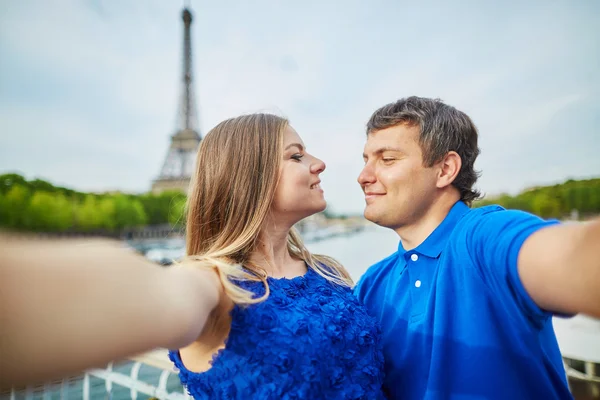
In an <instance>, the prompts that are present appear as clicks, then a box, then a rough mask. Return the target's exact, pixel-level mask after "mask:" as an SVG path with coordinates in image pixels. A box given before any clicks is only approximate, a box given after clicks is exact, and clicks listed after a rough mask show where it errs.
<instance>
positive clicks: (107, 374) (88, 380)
mask: <svg viewBox="0 0 600 400" xmlns="http://www.w3.org/2000/svg"><path fill="white" fill-rule="evenodd" d="M144 365H145V364H144V363H142V362H133V363H132V365H131V371H130V373H129V374H125V373H123V372H118V371H114V370H113V363H109V364H108V365H107V367H106V368H104V369H91V370H88V371H86V373H84V374H83V375H82V376H79V377H77V378H75V379H73V378H71V379H64V380H62V381H59V382H55V383H51V384H46V385H42V386H29V387H27V388H25V389H24V390H19V391H16V390H12V391H11V392H10V394H8V396H7V394H1V393H0V399H2V400H4V399H7V400H8V399H9V400H21V399H24V400H37V399H42V400H51V399H56V398H60V399H61V400H63V399H69V398H71V399H82V400H95V399H98V398H101V399H114V400H117V399H126V398H128V399H131V400H138V398H140V397H141V398H144V399H147V398H156V399H161V400H191V399H192V397H191V396H189V395H188V394H187V393H186V392H185V390H184V389H183V387H182V386H180V385H178V387H177V390H171V391H169V390H168V388H167V382H168V381H169V377H170V376H172V375H173V376H176V372H174V371H171V370H168V369H163V370H158V372H157V373H156V374H152V378H153V379H150V381H149V379H148V377H146V379H142V378H141V377H140V376H139V373H140V369H141V368H142V366H144ZM177 379H178V378H177ZM92 380H95V381H96V382H97V381H98V380H101V381H103V388H101V387H99V385H98V384H94V385H92ZM116 385H118V386H120V387H121V388H120V389H121V390H120V391H119V395H118V396H113V394H115V386H116ZM171 386H172V385H171ZM123 388H126V389H129V393H128V394H126V393H124V391H123V390H122V389H123Z"/></svg>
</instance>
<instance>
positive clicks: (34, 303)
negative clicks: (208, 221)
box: [0, 234, 219, 388]
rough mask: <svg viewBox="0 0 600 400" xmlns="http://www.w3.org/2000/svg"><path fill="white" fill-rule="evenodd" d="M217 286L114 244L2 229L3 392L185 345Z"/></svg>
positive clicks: (211, 279) (197, 273)
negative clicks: (39, 236) (17, 233)
mask: <svg viewBox="0 0 600 400" xmlns="http://www.w3.org/2000/svg"><path fill="white" fill-rule="evenodd" d="M218 285H219V281H218V277H217V275H216V274H215V273H213V272H211V271H205V270H204V271H203V270H197V269H192V268H185V267H178V268H161V267H159V266H157V265H156V264H153V263H151V262H149V261H148V260H146V259H145V258H144V257H142V256H139V255H137V254H135V253H133V252H131V251H130V250H126V249H124V248H123V246H122V245H121V244H120V243H118V242H113V241H109V240H100V239H94V240H66V239H62V240H39V239H38V240H34V239H24V238H22V237H14V236H9V235H2V234H0V354H1V356H0V371H2V373H0V388H9V387H10V386H16V387H18V386H20V385H26V384H33V383H39V382H42V381H47V380H51V379H55V378H60V377H63V376H69V375H73V374H77V373H78V372H79V371H82V370H84V369H86V368H90V367H98V366H104V365H106V364H107V363H108V362H110V361H112V360H120V359H124V358H126V357H128V356H131V355H134V354H137V353H141V352H144V351H148V350H151V349H153V348H157V347H165V348H173V347H174V348H176V347H179V346H183V345H186V344H187V343H190V342H192V341H193V340H194V339H195V338H196V337H198V335H199V333H200V332H201V331H202V329H203V327H204V324H205V322H206V320H207V319H208V316H209V313H210V310H212V309H213V308H214V307H215V306H216V304H217V302H218V299H219V291H218V289H217V288H218Z"/></svg>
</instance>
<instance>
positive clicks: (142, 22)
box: [0, 0, 600, 213]
mask: <svg viewBox="0 0 600 400" xmlns="http://www.w3.org/2000/svg"><path fill="white" fill-rule="evenodd" d="M190 3H191V4H190V6H191V10H192V12H193V17H194V20H193V23H192V51H193V74H194V90H195V93H196V101H197V104H198V114H199V126H200V130H201V133H203V134H204V133H206V132H208V131H209V130H210V129H211V128H212V127H214V126H215V125H216V124H217V123H219V122H220V121H222V120H223V119H226V118H229V117H233V116H236V115H239V114H244V113H251V112H259V111H260V112H275V113H277V114H280V115H284V116H286V117H287V118H289V119H290V121H291V124H292V126H293V127H294V128H295V129H296V130H297V131H298V133H299V134H300V136H301V137H302V138H303V140H304V142H305V144H306V145H307V150H308V151H309V152H310V153H312V154H314V155H316V156H318V157H320V158H321V159H323V160H324V161H325V162H326V164H327V169H326V171H325V172H324V173H323V175H322V181H323V182H322V187H323V188H324V190H325V196H326V199H327V200H328V203H329V206H330V207H331V210H332V211H333V212H341V213H359V212H361V211H362V209H363V207H364V198H363V196H362V193H361V190H360V187H359V185H358V184H357V182H356V178H357V176H358V174H359V173H360V170H361V168H362V166H363V160H362V150H363V146H364V142H365V124H366V122H367V120H368V119H369V116H370V115H371V113H372V112H373V111H375V110H376V109H377V108H378V107H380V106H382V105H384V104H387V103H389V102H392V101H395V100H397V99H399V98H402V97H406V96H411V95H418V96H425V97H435V98H440V99H442V100H443V101H445V102H446V103H448V104H450V105H453V106H455V107H457V108H458V109H460V110H462V111H464V112H466V113H467V114H468V115H469V116H470V117H471V118H472V119H473V120H474V122H475V124H476V125H477V127H478V129H479V135H480V136H479V144H480V147H481V150H482V152H481V155H480V156H479V159H478V161H477V163H476V168H477V169H479V170H480V171H481V172H482V176H481V178H480V180H479V182H478V184H477V187H478V188H479V189H480V190H481V191H483V192H484V193H486V194H487V195H488V196H493V195H496V194H499V193H504V192H506V193H511V194H515V193H518V192H519V191H521V190H523V189H525V188H528V187H531V186H534V185H544V184H553V183H558V182H562V181H564V180H566V179H570V178H574V179H578V178H586V177H598V176H600V155H599V153H600V2H599V1H596V0H577V1H549V0H545V1H527V2H522V1H501V2H500V1H464V0H457V1H452V2H448V1H419V2H416V1H411V2H408V1H400V0H396V1H378V0H370V1H366V0H363V1H354V0H345V1H319V0H317V1H310V0H308V1H302V2H300V1H263V0H255V1H252V2H248V1H242V0H240V1H230V0H223V1H218V2H217V1H212V2H209V1H199V0H192V1H191V2H190ZM182 7H183V1H172V0H162V1H159V0H144V1H138V0H121V1H100V0H77V1H75V0H56V1H52V2H49V1H42V0H38V1H31V0H21V1H8V0H0V173H7V172H17V173H21V174H23V175H25V176H26V177H27V178H29V179H33V178H41V179H46V180H48V181H50V182H52V183H53V184H55V185H62V186H66V187H70V188H74V189H77V190H81V191H94V192H99V191H106V190H121V191H125V192H131V193H141V192H146V191H148V190H149V189H150V186H151V182H152V179H154V178H156V177H157V175H158V173H159V172H160V169H161V166H162V164H163V161H164V158H165V157H166V154H167V150H168V146H169V140H170V135H172V134H173V133H174V132H175V130H176V128H177V108H178V103H179V97H180V93H181V85H180V81H181V69H182V57H183V56H182V40H183V39H182V35H183V24H182V21H181V10H182Z"/></svg>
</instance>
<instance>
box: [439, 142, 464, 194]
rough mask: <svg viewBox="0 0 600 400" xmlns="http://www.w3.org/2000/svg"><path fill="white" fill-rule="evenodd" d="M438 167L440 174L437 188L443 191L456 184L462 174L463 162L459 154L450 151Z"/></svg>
mask: <svg viewBox="0 0 600 400" xmlns="http://www.w3.org/2000/svg"><path fill="white" fill-rule="evenodd" d="M438 165H439V172H438V179H437V187H438V188H440V189H442V188H445V187H446V186H448V185H451V184H452V182H454V180H455V179H456V176H457V175H458V173H459V172H460V168H461V167H462V160H461V159H460V156H459V155H458V153H457V152H455V151H450V152H448V154H446V155H445V156H444V158H443V159H442V161H440V162H439V164H438Z"/></svg>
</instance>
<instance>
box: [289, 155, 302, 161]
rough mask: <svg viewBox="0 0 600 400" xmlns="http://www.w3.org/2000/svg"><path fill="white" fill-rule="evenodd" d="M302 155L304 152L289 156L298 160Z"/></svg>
mask: <svg viewBox="0 0 600 400" xmlns="http://www.w3.org/2000/svg"><path fill="white" fill-rule="evenodd" d="M302 157H304V154H299V153H298V154H294V155H293V156H292V157H291V158H292V160H296V161H300V160H301V159H302Z"/></svg>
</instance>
